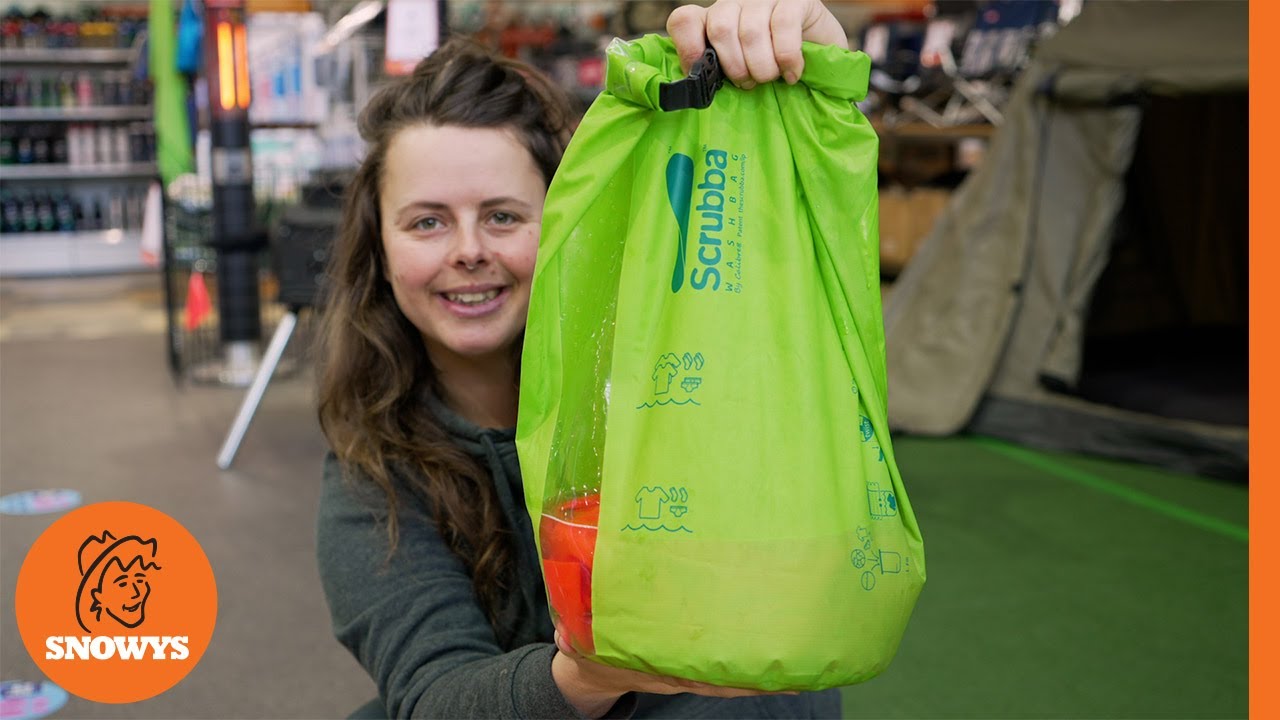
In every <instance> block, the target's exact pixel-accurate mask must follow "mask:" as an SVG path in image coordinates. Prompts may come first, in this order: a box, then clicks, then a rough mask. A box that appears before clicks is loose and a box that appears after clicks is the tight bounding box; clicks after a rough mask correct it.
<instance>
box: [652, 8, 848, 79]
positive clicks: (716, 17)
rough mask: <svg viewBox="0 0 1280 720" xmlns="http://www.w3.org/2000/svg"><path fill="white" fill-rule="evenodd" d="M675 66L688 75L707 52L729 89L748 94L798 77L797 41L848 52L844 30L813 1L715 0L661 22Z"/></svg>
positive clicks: (679, 10) (800, 68)
mask: <svg viewBox="0 0 1280 720" xmlns="http://www.w3.org/2000/svg"><path fill="white" fill-rule="evenodd" d="M667 33H668V34H670V35H671V40H672V42H674V43H675V46H676V50H677V51H678V52H679V53H680V64H681V66H683V67H684V69H685V71H686V72H688V70H689V68H690V67H692V66H693V63H694V62H695V61H696V60H697V59H698V58H700V57H702V53H703V52H705V51H706V49H707V43H708V42H710V43H711V46H712V47H713V48H715V50H716V53H717V55H719V58H720V67H721V68H722V69H723V70H724V74H725V76H726V77H728V78H729V80H730V81H731V82H733V84H735V85H737V86H738V87H740V88H742V89H744V90H750V89H751V88H753V87H755V86H756V85H758V84H759V83H767V82H773V81H774V80H777V79H778V78H780V77H781V78H784V79H785V80H786V81H787V82H788V83H790V84H795V82H796V81H798V80H799V79H800V75H801V73H802V72H804V57H803V56H802V55H801V54H800V43H801V42H802V41H808V42H814V43H821V44H824V45H838V46H840V47H842V48H847V47H849V38H848V37H847V36H846V35H845V33H844V28H842V27H840V23H839V22H838V21H837V20H836V18H835V16H834V15H832V14H831V11H830V10H828V9H827V7H826V6H825V5H823V4H822V3H821V2H819V0H718V1H717V2H716V3H715V4H714V5H712V6H711V7H707V8H704V7H699V6H697V5H685V6H682V7H679V8H676V10H675V11H674V12H672V13H671V17H670V18H668V19H667Z"/></svg>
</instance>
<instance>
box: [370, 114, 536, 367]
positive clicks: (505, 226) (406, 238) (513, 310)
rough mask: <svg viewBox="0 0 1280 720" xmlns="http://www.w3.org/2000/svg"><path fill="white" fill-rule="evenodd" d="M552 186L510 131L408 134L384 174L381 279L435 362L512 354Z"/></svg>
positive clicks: (395, 143) (396, 143)
mask: <svg viewBox="0 0 1280 720" xmlns="http://www.w3.org/2000/svg"><path fill="white" fill-rule="evenodd" d="M546 197H547V188H546V184H545V183H544V182H543V179H542V173H540V172H539V171H538V167H537V165H536V164H535V163H534V160H533V156H532V155H530V154H529V151H528V150H526V149H525V147H524V145H522V144H521V143H520V142H519V140H517V139H516V136H515V134H514V132H513V131H510V130H505V129H489V128H463V127H453V126H444V127H433V126H426V125H422V126H411V127H407V128H405V129H403V130H401V131H399V132H398V133H397V134H396V136H395V137H394V138H392V140H391V144H390V145H389V146H388V148H387V155H386V161H385V163H384V164H383V175H382V186H381V192H380V199H379V201H380V208H381V211H382V244H383V249H384V250H385V252H386V267H385V268H383V270H384V271H385V273H386V276H387V279H388V280H389V281H390V283H391V288H392V291H393V292H394V294H395V298H396V304H397V305H399V306H400V310H401V312H403V313H404V314H405V316H406V317H407V318H409V321H410V322H412V323H413V324H414V326H415V327H417V328H418V331H419V332H420V333H422V337H423V340H424V341H425V342H426V346H427V351H428V353H429V354H430V356H431V357H432V359H433V360H434V361H436V362H440V361H441V360H442V359H443V356H444V355H454V356H458V357H463V358H479V357H483V356H486V355H489V354H492V353H498V352H507V351H509V350H510V348H511V346H512V344H513V343H514V342H515V340H516V338H517V337H519V335H520V333H521V332H522V331H523V330H524V326H525V320H526V317H527V314H528V310H529V283H530V281H531V280H532V279H533V267H534V259H535V256H536V255H537V250H538V233H539V231H540V230H541V226H542V204H543V201H545V200H546Z"/></svg>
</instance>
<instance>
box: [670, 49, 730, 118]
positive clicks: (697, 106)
mask: <svg viewBox="0 0 1280 720" xmlns="http://www.w3.org/2000/svg"><path fill="white" fill-rule="evenodd" d="M723 84H724V71H723V70H721V69H720V58H718V57H717V56H716V51H715V50H714V49H712V48H707V51H706V52H704V53H702V57H701V58H699V59H698V61H697V62H695V63H694V64H693V67H692V68H689V77H687V78H685V79H683V80H677V81H676V82H670V83H663V84H662V85H660V86H658V105H659V106H660V107H661V108H662V109H663V110H665V111H667V112H671V111H672V110H691V109H692V110H701V109H703V108H708V107H711V101H712V100H713V99H714V98H715V96H716V91H717V90H719V89H720V86H721V85H723Z"/></svg>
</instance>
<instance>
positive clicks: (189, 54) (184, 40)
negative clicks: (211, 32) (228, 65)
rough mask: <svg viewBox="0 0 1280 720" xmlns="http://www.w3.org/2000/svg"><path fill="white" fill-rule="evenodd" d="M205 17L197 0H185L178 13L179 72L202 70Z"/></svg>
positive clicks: (196, 72) (188, 73) (191, 73)
mask: <svg viewBox="0 0 1280 720" xmlns="http://www.w3.org/2000/svg"><path fill="white" fill-rule="evenodd" d="M203 42H204V17H203V16H202V15H201V12H200V8H199V7H197V4H196V0H183V2H182V11H181V12H180V13H179V14H178V49H177V60H178V72H180V73H184V74H186V75H196V74H199V72H200V59H201V58H203V57H204V49H203V45H202V43H203Z"/></svg>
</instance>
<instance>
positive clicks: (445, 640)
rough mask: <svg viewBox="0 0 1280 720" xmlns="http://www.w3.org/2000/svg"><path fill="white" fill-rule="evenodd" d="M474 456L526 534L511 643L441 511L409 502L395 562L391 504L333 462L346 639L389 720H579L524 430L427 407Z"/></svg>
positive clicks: (830, 703) (807, 713) (767, 705)
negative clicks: (537, 522)
mask: <svg viewBox="0 0 1280 720" xmlns="http://www.w3.org/2000/svg"><path fill="white" fill-rule="evenodd" d="M426 404H427V407H428V409H429V410H430V411H431V412H433V413H434V414H435V415H436V417H437V418H438V419H439V420H440V422H441V423H442V424H443V426H444V427H445V429H446V430H447V431H448V432H449V434H450V435H451V436H452V438H453V440H454V441H455V442H457V443H458V445H459V446H460V447H461V448H462V449H463V450H465V451H466V452H467V453H468V454H469V455H471V456H472V457H474V458H476V459H477V460H479V461H480V462H481V464H483V465H484V466H485V467H487V468H488V470H489V473H490V474H491V476H492V477H493V481H494V485H495V487H496V488H497V490H498V497H499V499H500V500H501V504H502V510H503V512H504V513H505V514H506V518H507V521H508V523H509V526H510V527H511V528H512V529H513V530H514V531H515V533H516V538H517V540H516V548H517V558H516V562H517V575H518V578H519V583H520V588H519V592H518V593H513V594H512V597H511V598H509V602H508V603H507V605H506V607H504V608H503V609H502V611H501V612H500V613H499V625H500V626H501V627H502V629H503V632H502V633H501V635H502V636H503V637H504V638H505V640H501V641H500V640H499V633H495V631H494V629H493V627H492V626H491V625H490V624H489V622H488V620H487V619H486V618H485V615H484V612H483V610H481V608H480V605H479V604H478V603H477V601H476V598H475V595H474V593H473V590H472V585H471V578H470V577H469V576H468V574H467V571H466V569H465V568H464V567H463V565H462V562H461V561H460V560H459V559H458V558H457V556H455V555H454V554H453V552H452V551H450V550H449V548H448V547H447V546H446V545H445V543H444V541H443V540H442V539H441V538H440V536H439V534H438V533H437V532H436V528H435V523H434V522H433V521H432V520H431V519H430V518H429V509H428V508H425V507H423V506H422V503H421V502H419V501H417V500H415V499H413V498H412V496H410V495H409V494H408V492H406V491H403V490H401V492H400V494H399V499H400V511H399V516H398V518H399V522H400V544H399V547H398V548H397V550H396V552H395V554H394V555H392V556H391V558H390V560H389V561H388V560H387V544H386V543H387V539H386V528H385V525H384V524H383V523H384V518H385V516H386V500H385V498H384V497H383V496H382V494H381V491H379V490H378V489H377V488H376V487H375V486H373V484H372V483H368V482H364V483H361V482H359V481H357V482H348V481H346V480H344V478H343V472H342V469H341V467H340V465H339V463H338V461H337V459H336V458H335V457H334V455H333V453H329V454H328V456H327V457H326V458H325V464H324V489H323V492H322V495H321V498H320V513H319V520H318V522H319V525H318V550H317V552H318V560H319V566H320V578H321V581H322V583H323V585H324V591H325V596H326V598H327V599H328V602H329V610H330V613H331V615H332V618H333V629H334V633H335V635H336V636H337V638H338V640H339V641H340V642H341V643H342V644H343V645H345V646H346V647H347V649H348V650H350V651H351V652H352V654H354V655H355V657H356V659H357V660H358V661H359V662H360V664H361V665H362V666H364V668H365V670H366V671H368V673H369V674H370V675H371V676H372V677H373V679H374V681H375V682H376V683H377V685H378V694H379V696H380V698H381V700H382V703H383V706H384V708H385V709H386V711H387V712H388V715H389V717H415V718H417V717H422V718H426V717H447V718H580V717H582V716H581V715H580V714H578V713H577V712H576V711H575V710H574V708H573V706H572V705H570V704H569V703H568V702H567V701H566V700H565V699H564V696H563V695H561V693H560V690H559V688H558V687H557V686H556V684H555V682H554V680H552V678H551V658H552V657H553V656H554V655H555V653H556V649H555V645H554V644H552V642H551V641H552V633H553V627H552V624H551V620H550V615H549V613H548V610H547V599H546V591H545V589H544V586H543V584H542V573H541V571H540V568H539V563H538V558H537V550H536V547H535V545H534V542H533V527H532V524H531V523H530V521H529V516H528V513H527V512H526V511H525V509H524V494H523V493H524V491H523V489H522V486H521V481H520V465H519V462H518V461H517V459H516V447H515V431H514V430H513V429H508V430H493V429H486V428H480V427H477V426H475V425H473V424H472V423H470V422H468V421H467V420H465V419H463V418H462V417H461V416H459V415H458V414H457V413H455V412H453V411H452V410H450V409H449V408H448V407H446V406H445V405H444V404H443V403H441V402H439V400H437V399H435V398H434V397H429V398H428V399H427V401H426ZM633 716H634V717H637V718H715V717H720V718H814V717H840V696H839V694H838V693H837V692H836V691H834V690H829V691H826V692H823V693H807V694H803V695H799V696H763V697H758V698H738V699H733V700H719V699H713V698H705V697H699V696H695V695H677V696H657V695H642V694H636V693H628V694H627V695H624V696H623V697H622V699H621V700H619V701H618V703H617V704H615V705H614V707H613V709H612V710H611V711H610V713H609V715H608V717H618V718H626V717H633Z"/></svg>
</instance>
